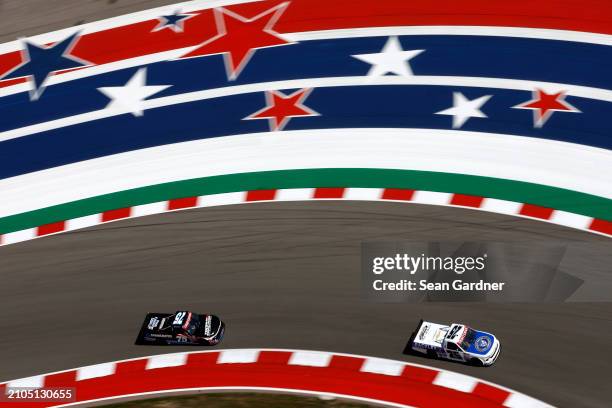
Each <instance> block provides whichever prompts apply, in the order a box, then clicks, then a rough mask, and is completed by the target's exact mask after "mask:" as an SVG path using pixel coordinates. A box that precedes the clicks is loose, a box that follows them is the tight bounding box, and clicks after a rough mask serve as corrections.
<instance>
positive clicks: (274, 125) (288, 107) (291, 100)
mask: <svg viewBox="0 0 612 408" xmlns="http://www.w3.org/2000/svg"><path fill="white" fill-rule="evenodd" d="M310 92H312V89H311V88H305V89H300V90H299V91H295V92H294V93H292V94H290V95H285V94H284V93H282V92H280V91H266V107H265V108H263V109H260V110H258V111H257V112H255V113H252V114H251V115H249V116H247V117H246V118H244V119H247V120H249V119H268V123H269V124H270V130H271V131H276V130H283V128H284V127H285V125H287V123H288V122H289V120H290V119H291V118H296V117H299V116H319V114H318V113H317V112H315V111H313V110H312V109H310V108H309V107H307V106H304V105H303V104H302V102H304V100H305V99H306V98H307V97H308V95H309V94H310Z"/></svg>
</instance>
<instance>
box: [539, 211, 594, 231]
mask: <svg viewBox="0 0 612 408" xmlns="http://www.w3.org/2000/svg"><path fill="white" fill-rule="evenodd" d="M549 221H550V222H553V223H555V224H560V225H565V226H567V227H572V228H578V229H586V228H588V227H589V225H590V224H591V222H592V221H593V218H591V217H586V216H584V215H580V214H573V213H569V212H567V211H560V210H555V211H553V213H552V217H551V218H550V220H549Z"/></svg>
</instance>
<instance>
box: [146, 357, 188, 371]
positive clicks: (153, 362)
mask: <svg viewBox="0 0 612 408" xmlns="http://www.w3.org/2000/svg"><path fill="white" fill-rule="evenodd" d="M185 364H187V353H172V354H160V355H158V356H153V357H149V358H148V360H147V366H146V368H145V369H146V370H154V369H156V368H164V367H179V366H183V365H185Z"/></svg>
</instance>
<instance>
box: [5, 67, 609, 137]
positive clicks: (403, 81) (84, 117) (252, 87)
mask: <svg viewBox="0 0 612 408" xmlns="http://www.w3.org/2000/svg"><path fill="white" fill-rule="evenodd" d="M77 72H78V71H77ZM377 85H440V86H461V87H479V88H498V89H514V90H524V91H530V92H531V91H533V90H534V89H536V88H540V89H543V90H545V91H547V92H549V93H551V92H558V91H567V94H569V95H573V96H578V97H582V98H590V99H599V100H602V101H607V102H612V90H607V89H600V88H590V87H586V86H579V85H568V84H557V83H551V82H537V81H524V80H518V79H505V78H484V77H482V78H481V77H456V76H411V77H401V76H381V77H378V78H371V77H364V76H354V77H329V78H308V79H296V80H287V81H272V82H260V83H255V84H246V85H235V86H227V87H222V88H214V89H206V90H202V91H195V92H188V93H183V94H178V95H172V96H166V97H161V98H154V99H148V100H145V101H144V102H143V103H142V109H143V110H149V109H157V108H163V107H167V106H173V105H177V104H183V103H190V102H195V101H201V100H206V99H213V98H222V97H226V96H231V95H240V94H245V93H253V92H263V91H267V90H276V89H294V88H324V87H344V86H377ZM129 113H130V111H129V110H127V109H119V108H116V107H113V108H108V109H106V108H105V109H101V110H97V111H93V112H87V113H82V114H79V115H75V116H69V117H64V118H60V119H55V120H51V121H48V122H43V123H37V124H34V125H29V126H24V127H21V128H17V129H12V130H8V131H5V132H0V142H2V141H7V140H12V139H17V138H20V137H24V136H28V135H32V134H35V133H40V132H44V131H49V130H53V129H60V128H64V127H68V126H74V125H77V124H82V123H87V122H92V121H96V120H101V119H106V118H110V117H114V116H119V115H125V114H129Z"/></svg>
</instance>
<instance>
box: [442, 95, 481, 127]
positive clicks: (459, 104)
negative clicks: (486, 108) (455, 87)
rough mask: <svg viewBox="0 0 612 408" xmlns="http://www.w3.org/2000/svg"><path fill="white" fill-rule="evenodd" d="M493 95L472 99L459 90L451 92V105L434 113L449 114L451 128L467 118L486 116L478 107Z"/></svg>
mask: <svg viewBox="0 0 612 408" xmlns="http://www.w3.org/2000/svg"><path fill="white" fill-rule="evenodd" d="M492 96H493V95H485V96H481V97H480V98H476V99H473V100H469V99H467V98H466V97H465V96H464V95H463V94H462V93H461V92H453V107H452V108H448V109H444V110H441V111H440V112H436V115H449V116H452V117H453V128H454V129H457V128H460V127H461V126H463V124H464V123H465V122H467V120H468V119H469V118H486V117H487V115H485V114H484V113H482V111H481V110H480V108H481V107H482V105H484V104H485V103H486V102H487V101H488V100H489V99H491V97H492Z"/></svg>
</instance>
